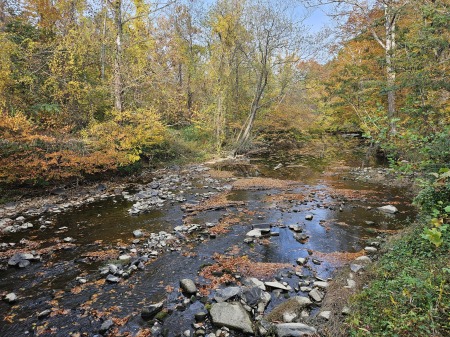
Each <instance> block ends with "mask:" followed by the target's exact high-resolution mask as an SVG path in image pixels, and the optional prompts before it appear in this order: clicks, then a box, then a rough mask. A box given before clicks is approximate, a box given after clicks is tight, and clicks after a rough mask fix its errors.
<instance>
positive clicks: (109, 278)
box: [106, 274, 120, 283]
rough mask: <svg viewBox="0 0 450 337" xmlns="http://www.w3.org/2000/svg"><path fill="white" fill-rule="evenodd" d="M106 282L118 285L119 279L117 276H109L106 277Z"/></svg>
mask: <svg viewBox="0 0 450 337" xmlns="http://www.w3.org/2000/svg"><path fill="white" fill-rule="evenodd" d="M106 281H108V282H109V283H118V282H119V281H120V279H119V278H118V277H117V276H114V275H111V274H109V275H108V276H106Z"/></svg>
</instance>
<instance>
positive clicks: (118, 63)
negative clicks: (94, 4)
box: [113, 0, 123, 112]
mask: <svg viewBox="0 0 450 337" xmlns="http://www.w3.org/2000/svg"><path fill="white" fill-rule="evenodd" d="M113 11H114V25H115V27H116V48H115V52H114V108H115V109H116V110H117V111H120V112H122V111H123V82H122V69H121V68H122V26H123V23H122V0H115V1H114V3H113Z"/></svg>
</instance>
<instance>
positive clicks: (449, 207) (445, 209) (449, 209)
mask: <svg viewBox="0 0 450 337" xmlns="http://www.w3.org/2000/svg"><path fill="white" fill-rule="evenodd" d="M444 211H445V212H446V213H450V205H448V206H447V207H445V208H444Z"/></svg>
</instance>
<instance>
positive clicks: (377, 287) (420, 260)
mask: <svg viewBox="0 0 450 337" xmlns="http://www.w3.org/2000/svg"><path fill="white" fill-rule="evenodd" d="M423 226H424V224H423V223H417V224H415V225H413V226H412V227H411V228H410V229H409V230H408V231H407V233H403V234H402V236H401V237H399V238H398V237H397V238H395V239H393V240H392V242H391V243H389V244H388V246H387V247H386V248H387V253H386V254H384V255H383V256H382V257H381V258H380V260H379V261H378V263H376V264H375V265H374V267H373V268H372V269H371V270H370V275H368V279H370V280H371V281H370V283H369V284H368V286H367V287H366V288H365V289H364V290H362V291H361V292H360V293H358V294H357V295H356V296H355V297H354V298H353V303H352V304H353V305H352V306H353V313H352V315H351V316H350V317H349V319H348V320H347V323H348V324H349V326H350V331H349V336H352V337H363V336H373V337H375V336H389V337H416V336H417V337H424V336H430V337H445V336H450V259H449V252H450V240H448V237H447V240H446V241H445V243H444V244H443V245H442V246H441V247H439V248H435V247H434V246H433V245H432V244H431V243H430V242H428V241H426V240H424V239H423V238H422V237H421V236H420V234H421V233H422V232H423Z"/></svg>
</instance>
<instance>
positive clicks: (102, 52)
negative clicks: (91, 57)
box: [100, 4, 108, 81]
mask: <svg viewBox="0 0 450 337" xmlns="http://www.w3.org/2000/svg"><path fill="white" fill-rule="evenodd" d="M102 7H103V10H104V11H105V16H104V18H103V28H102V47H101V50H100V76H101V79H102V81H103V80H104V79H105V63H106V44H105V38H106V19H107V17H108V11H107V10H106V6H105V4H102Z"/></svg>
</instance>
